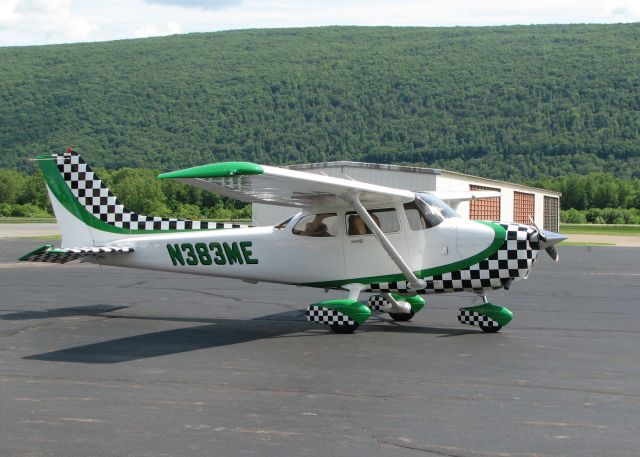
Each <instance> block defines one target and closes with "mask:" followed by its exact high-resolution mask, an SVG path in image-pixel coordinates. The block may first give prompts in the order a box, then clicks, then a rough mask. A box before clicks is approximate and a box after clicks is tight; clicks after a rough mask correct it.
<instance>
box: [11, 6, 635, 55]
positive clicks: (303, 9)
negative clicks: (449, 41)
mask: <svg viewBox="0 0 640 457" xmlns="http://www.w3.org/2000/svg"><path fill="white" fill-rule="evenodd" d="M634 21H635V22H637V21H640V3H638V1H637V0H563V1H561V2H560V1H558V0H517V1H515V2H514V1H513V0H483V1H482V2H479V1H477V0H429V1H424V0H394V1H389V0H306V1H304V2H302V1H300V0H0V46H7V45H32V44H49V43H69V42H77V41H105V40H116V39H122V38H136V37H147V36H160V35H168V34H175V33H189V32H213V31H216V30H230V29H246V28H273V27H309V26H322V25H394V26H426V27H430V26H468V25H472V26H480V25H508V24H558V23H563V24H565V23H611V22H634Z"/></svg>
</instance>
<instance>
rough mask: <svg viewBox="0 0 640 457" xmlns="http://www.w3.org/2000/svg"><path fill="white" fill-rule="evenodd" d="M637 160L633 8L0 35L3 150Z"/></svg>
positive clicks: (114, 158) (561, 169)
mask: <svg viewBox="0 0 640 457" xmlns="http://www.w3.org/2000/svg"><path fill="white" fill-rule="evenodd" d="M66 146H73V147H75V148H76V149H77V150H78V151H79V152H81V153H82V154H83V156H85V158H86V159H87V161H88V162H90V163H91V164H92V165H96V166H104V167H107V168H117V167H124V166H133V167H145V168H156V169H160V170H173V169H178V168H182V167H188V166H193V165H200V164H204V163H211V162H217V161H218V162H219V161H227V160H246V161H253V162H258V163H265V164H283V163H302V162H320V161H327V160H361V161H370V162H381V163H410V164H418V165H425V166H430V167H440V168H446V169H452V170H458V171H463V172H466V173H471V174H479V175H482V176H487V177H492V178H498V179H509V180H517V181H518V180H519V181H522V180H527V179H533V178H541V177H545V176H562V175H565V174H570V173H580V174H586V173H589V172H599V171H606V172H609V173H613V174H615V175H617V176H619V177H624V178H637V177H640V24H616V25H545V26H509V27H477V28H473V27H455V28H413V27H411V28H409V27H406V28H394V27H320V28H305V29H273V30H242V31H230V32H216V33H203V34H189V35H177V36H171V37H162V38H149V39H139V40H123V41H115V42H107V43H88V44H74V45H54V46H34V47H18V48H13V47H9V48H0V158H1V159H2V161H3V165H4V166H10V167H18V168H21V169H26V168H28V167H29V166H31V165H30V164H29V163H28V162H27V161H26V159H27V158H29V157H32V156H33V155H34V154H35V153H45V152H49V151H51V152H53V151H59V150H62V149H64V148H66Z"/></svg>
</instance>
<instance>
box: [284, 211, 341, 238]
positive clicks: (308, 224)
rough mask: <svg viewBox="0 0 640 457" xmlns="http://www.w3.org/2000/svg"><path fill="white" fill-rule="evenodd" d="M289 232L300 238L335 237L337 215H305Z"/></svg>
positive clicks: (336, 232)
mask: <svg viewBox="0 0 640 457" xmlns="http://www.w3.org/2000/svg"><path fill="white" fill-rule="evenodd" d="M291 232H292V233H293V234H294V235H300V236H313V237H328V236H336V235H337V234H338V215H337V214H336V213H321V214H307V215H306V216H303V217H302V218H301V219H300V220H299V221H298V222H297V223H296V225H295V227H293V230H292V231H291Z"/></svg>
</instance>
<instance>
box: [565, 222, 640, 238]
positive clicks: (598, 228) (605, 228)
mask: <svg viewBox="0 0 640 457" xmlns="http://www.w3.org/2000/svg"><path fill="white" fill-rule="evenodd" d="M560 233H562V234H563V235H571V234H574V235H613V236H640V225H614V224H611V225H609V224H607V225H600V224H560Z"/></svg>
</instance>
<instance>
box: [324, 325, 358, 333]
mask: <svg viewBox="0 0 640 457" xmlns="http://www.w3.org/2000/svg"><path fill="white" fill-rule="evenodd" d="M329 327H330V328H331V330H332V331H333V333H339V334H342V335H348V334H350V333H353V332H355V331H356V330H357V329H358V327H360V324H354V325H335V324H334V325H330V326H329Z"/></svg>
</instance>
